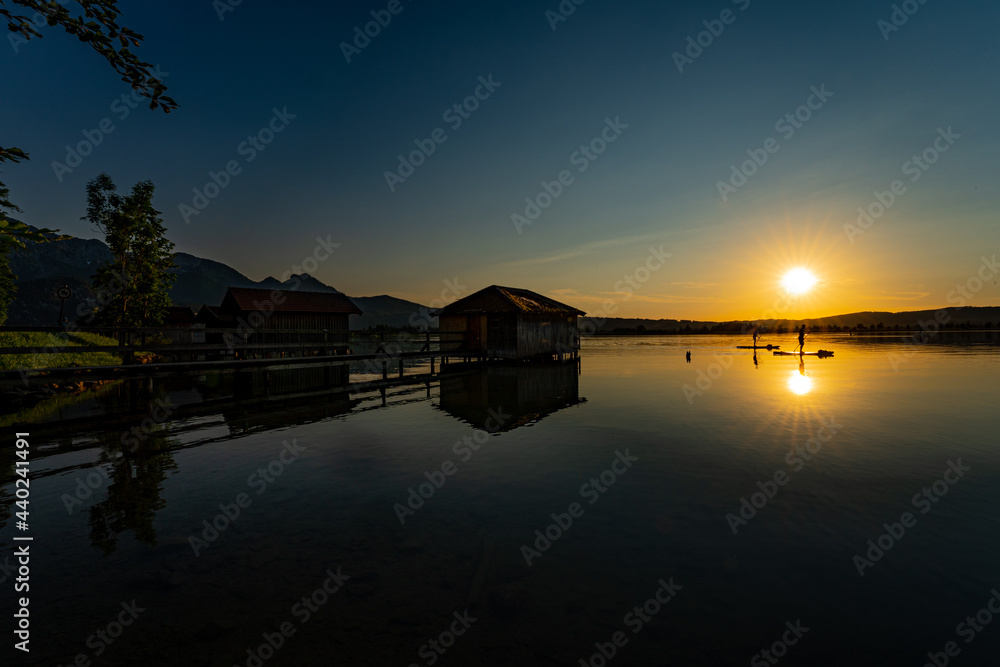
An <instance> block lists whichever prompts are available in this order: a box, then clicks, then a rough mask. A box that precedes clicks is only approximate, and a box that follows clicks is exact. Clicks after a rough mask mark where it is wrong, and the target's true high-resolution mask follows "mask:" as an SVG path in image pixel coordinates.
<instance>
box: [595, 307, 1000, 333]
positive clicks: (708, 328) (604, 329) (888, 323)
mask: <svg viewBox="0 0 1000 667" xmlns="http://www.w3.org/2000/svg"><path fill="white" fill-rule="evenodd" d="M937 312H938V311H937V310H914V311H905V312H899V313H890V312H883V311H865V312H859V313H848V314H846V315H834V316H831V317H817V318H810V319H804V320H785V319H782V320H761V321H760V324H761V325H763V327H764V328H765V329H766V330H769V331H775V330H778V329H784V330H785V331H791V330H793V329H798V328H799V325H802V324H805V325H806V327H807V328H809V329H827V328H835V327H839V328H841V329H850V328H852V327H853V328H859V327H861V326H864V328H865V329H876V330H877V329H878V328H879V325H881V327H882V329H894V328H895V327H897V326H898V327H899V328H900V329H905V328H906V327H910V328H913V329H916V328H918V327H919V323H920V322H921V321H923V322H928V321H931V320H933V319H934V316H935V314H936V313H937ZM948 314H949V315H950V317H951V323H952V324H955V325H969V326H973V327H985V326H1000V306H981V307H972V306H967V307H965V308H949V309H948ZM586 322H590V323H591V325H592V326H593V327H594V328H595V330H596V332H597V333H598V334H608V333H614V332H615V331H619V332H628V333H634V332H637V331H645V332H662V333H685V332H691V333H706V332H716V333H727V332H732V333H738V332H740V331H741V330H743V328H744V327H745V326H746V324H747V322H746V320H738V321H730V322H710V321H695V320H649V319H627V318H619V317H612V318H608V319H605V320H603V321H602V320H600V319H596V318H591V317H582V318H580V325H581V327H583V326H584V323H586ZM640 327H641V329H640Z"/></svg>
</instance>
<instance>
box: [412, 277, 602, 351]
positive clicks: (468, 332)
mask: <svg viewBox="0 0 1000 667" xmlns="http://www.w3.org/2000/svg"><path fill="white" fill-rule="evenodd" d="M431 314H432V315H434V316H436V317H438V318H439V322H440V331H441V350H442V351H446V352H451V353H454V354H455V356H465V357H469V358H472V357H475V358H479V359H486V360H494V359H497V360H505V361H526V360H543V359H556V360H560V361H562V360H564V359H566V358H572V359H575V358H578V357H579V352H580V331H579V329H578V328H577V318H578V317H580V316H581V315H584V314H585V313H584V312H583V311H582V310H577V309H576V308H573V307H572V306H567V305H566V304H564V303H559V302H558V301H556V300H554V299H550V298H548V297H546V296H542V295H541V294H538V293H536V292H532V291H530V290H526V289H519V288H515V287H501V286H499V285H491V286H490V287H487V288H485V289H482V290H479V291H478V292H476V293H475V294H470V295H469V296H467V297H465V298H463V299H459V300H458V301H456V302H455V303H452V304H449V305H447V306H445V307H444V308H439V309H438V310H435V311H434V312H432V313H431Z"/></svg>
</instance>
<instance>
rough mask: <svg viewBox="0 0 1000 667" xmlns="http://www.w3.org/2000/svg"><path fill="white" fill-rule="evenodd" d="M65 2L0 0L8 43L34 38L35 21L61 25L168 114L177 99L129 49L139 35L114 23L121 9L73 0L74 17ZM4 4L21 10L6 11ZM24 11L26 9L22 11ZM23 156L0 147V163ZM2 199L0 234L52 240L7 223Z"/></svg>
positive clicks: (97, 0) (106, 1)
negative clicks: (77, 9) (78, 13)
mask: <svg viewBox="0 0 1000 667" xmlns="http://www.w3.org/2000/svg"><path fill="white" fill-rule="evenodd" d="M65 3H67V0H62V1H61V2H55V1H54V0H50V1H45V0H0V18H2V19H5V20H6V21H7V29H8V31H9V33H10V35H9V38H10V41H11V44H12V45H14V46H16V45H17V43H26V42H27V41H28V40H30V39H33V38H36V37H37V38H41V37H42V33H40V32H39V31H38V26H39V25H40V23H39V21H44V22H45V23H46V24H48V25H49V26H57V25H58V26H61V27H62V28H63V30H65V31H66V32H67V33H69V34H70V35H73V36H74V37H76V38H77V39H79V40H80V41H81V42H83V43H84V44H89V45H90V47H91V48H92V49H93V50H94V51H96V52H97V53H98V54H100V55H101V56H102V57H103V58H104V59H105V60H107V61H108V64H109V65H111V68H112V69H113V70H114V71H115V72H117V73H118V74H119V75H120V76H121V78H122V81H124V82H125V83H127V84H129V85H130V86H131V87H132V88H133V89H134V90H136V91H138V92H139V93H140V94H141V95H143V96H144V97H148V98H149V108H150V109H156V108H161V109H163V111H164V112H166V113H170V110H171V109H175V108H177V103H176V102H175V101H174V100H173V99H171V98H170V97H167V96H166V95H165V94H164V93H166V91H167V87H166V86H165V85H163V81H162V80H160V79H159V78H157V77H156V76H155V74H154V68H153V65H152V64H150V63H148V62H145V61H143V60H142V59H141V58H139V57H138V56H137V55H136V54H134V53H133V52H132V51H131V47H137V46H139V45H140V43H141V42H142V40H143V37H142V35H140V34H139V33H137V32H135V31H133V30H131V29H129V28H126V27H123V26H120V25H118V17H119V16H121V12H120V11H119V10H118V2H117V0H76V2H75V4H77V5H79V6H80V8H81V9H82V13H81V14H80V15H77V16H74V15H73V14H71V13H70V10H69V9H67V8H66V7H64V6H63V4H65ZM8 6H9V7H21V8H23V9H20V10H14V9H7V7H8ZM25 11H27V12H30V13H24V12H25ZM10 97H13V95H12V94H11V91H6V90H5V91H4V98H5V99H7V98H10ZM28 159H30V158H29V157H28V154H27V153H25V152H24V151H23V150H22V149H20V148H16V147H10V148H4V147H2V146H0V163H3V162H13V163H17V162H20V161H22V160H28ZM2 186H3V183H0V187H2ZM4 192H6V190H4ZM2 203H3V202H0V238H7V239H13V240H14V241H16V242H18V244H20V243H22V242H23V241H30V242H34V243H41V242H44V241H47V240H52V239H51V238H50V237H48V236H46V234H51V233H52V230H50V229H41V230H38V231H34V230H32V229H29V228H28V226H27V225H25V224H24V223H19V222H12V221H8V220H7V219H6V217H5V215H4V212H3V207H2Z"/></svg>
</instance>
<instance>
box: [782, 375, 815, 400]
mask: <svg viewBox="0 0 1000 667" xmlns="http://www.w3.org/2000/svg"><path fill="white" fill-rule="evenodd" d="M812 388H813V381H812V378H811V377H809V376H808V375H803V374H801V373H799V372H798V371H796V372H794V373H792V374H791V375H789V376H788V389H789V390H790V391H791V392H792V393H793V394H798V395H799V396H805V395H806V394H808V393H809V392H810V391H812Z"/></svg>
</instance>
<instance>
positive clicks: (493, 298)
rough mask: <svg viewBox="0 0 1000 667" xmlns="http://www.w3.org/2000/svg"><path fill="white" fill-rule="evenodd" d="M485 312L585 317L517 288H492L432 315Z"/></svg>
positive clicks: (480, 291)
mask: <svg viewBox="0 0 1000 667" xmlns="http://www.w3.org/2000/svg"><path fill="white" fill-rule="evenodd" d="M484 313H520V314H523V315H563V316H565V315H585V314H586V313H584V312H583V311H582V310H577V309H576V308H573V307H572V306H567V305H566V304H565V303H560V302H558V301H556V300H555V299H550V298H549V297H547V296H542V295H541V294H538V293H537V292H532V291H531V290H526V289H520V288H517V287H501V286H500V285H490V286H489V287H487V288H485V289H481V290H479V291H478V292H476V293H475V294H470V295H469V296H467V297H465V298H463V299H459V300H458V301H456V302H455V303H452V304H449V305H447V306H445V307H444V308H439V309H437V310H435V311H433V312H432V313H431V315H434V316H440V315H474V314H484Z"/></svg>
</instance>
